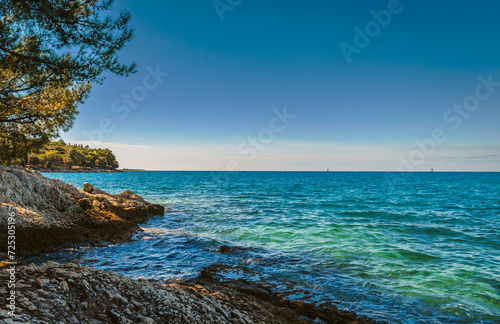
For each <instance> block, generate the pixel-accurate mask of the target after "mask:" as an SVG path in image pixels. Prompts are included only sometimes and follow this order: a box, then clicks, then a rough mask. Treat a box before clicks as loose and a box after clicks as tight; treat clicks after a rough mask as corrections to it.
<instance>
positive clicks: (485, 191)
mask: <svg viewBox="0 0 500 324" xmlns="http://www.w3.org/2000/svg"><path fill="white" fill-rule="evenodd" d="M44 176H46V177H49V178H59V179H61V180H63V181H65V182H67V183H70V184H73V185H75V186H76V187H77V188H82V185H83V183H84V182H90V183H91V184H93V185H94V187H97V188H100V189H103V190H105V191H108V192H110V193H114V194H118V193H120V192H122V191H124V190H126V189H131V190H133V191H134V192H136V193H137V194H139V195H141V196H143V197H144V198H145V199H147V200H149V201H151V202H154V203H159V204H162V205H164V206H165V207H166V213H165V215H163V216H155V217H151V218H150V220H149V221H147V222H144V223H141V224H140V226H141V227H142V228H143V230H144V231H143V232H141V233H139V234H137V235H135V237H134V238H133V240H131V241H128V242H124V243H119V244H112V243H106V244H102V245H99V246H95V247H89V246H83V247H76V248H70V249H64V250H61V251H58V252H55V253H51V254H45V255H42V256H40V257H38V258H37V260H36V261H38V262H41V261H43V260H47V259H52V260H55V261H59V262H62V263H65V262H80V263H84V264H88V265H90V266H92V267H95V268H99V269H102V270H112V271H116V272H119V273H123V274H125V275H128V276H131V277H134V278H149V279H157V280H162V281H163V280H172V281H179V280H180V281H182V280H189V279H193V278H195V277H197V276H198V275H199V273H200V270H201V269H203V268H204V267H207V266H209V265H212V264H227V265H232V266H242V267H245V268H248V269H250V270H252V271H254V272H255V273H258V274H262V278H266V280H277V282H287V283H289V284H286V285H283V286H282V289H290V290H293V292H291V293H289V295H288V298H289V299H295V300H302V301H307V302H312V303H318V304H321V303H324V302H329V303H332V304H334V305H336V306H337V307H338V308H339V309H341V310H347V311H352V312H356V313H358V314H359V315H362V316H366V317H368V318H372V319H375V320H380V321H386V322H388V323H454V324H455V323H500V173H458V172H457V173H441V172H415V173H397V172H394V173H393V172H237V171H236V172H208V171H207V172H201V171H200V172H183V171H144V172H142V171H138V172H121V173H46V174H44ZM222 245H226V246H229V247H230V249H231V251H232V252H231V253H220V247H221V246H222ZM290 284H291V285H292V286H293V287H294V288H290V287H291V286H290ZM277 289H279V287H278V288H277Z"/></svg>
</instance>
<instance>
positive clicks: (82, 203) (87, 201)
mask: <svg viewBox="0 0 500 324" xmlns="http://www.w3.org/2000/svg"><path fill="white" fill-rule="evenodd" d="M78 205H79V206H80V207H82V209H83V210H88V209H90V208H92V201H91V200H90V199H88V198H82V199H80V200H78Z"/></svg>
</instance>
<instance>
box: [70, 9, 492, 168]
mask: <svg viewBox="0 0 500 324" xmlns="http://www.w3.org/2000/svg"><path fill="white" fill-rule="evenodd" d="M114 7H115V10H123V9H125V10H129V11H130V12H131V14H132V16H133V19H132V25H133V26H134V28H135V31H136V36H135V38H134V39H133V40H132V42H131V43H130V44H129V45H128V47H127V48H126V49H124V50H123V51H122V52H121V56H120V59H121V60H122V61H123V62H132V61H135V62H137V63H138V65H139V68H138V72H137V73H136V74H134V75H132V76H130V77H128V78H120V77H115V76H109V77H108V78H107V79H106V80H105V82H104V83H103V84H102V85H97V84H96V85H95V86H94V89H93V92H92V94H91V96H90V98H89V99H88V100H87V102H86V103H85V104H83V105H82V106H80V111H81V112H80V114H79V115H78V117H77V119H76V122H75V125H74V127H73V129H72V130H70V131H69V132H67V133H63V134H61V135H62V138H63V139H64V140H65V141H67V142H71V143H85V144H89V145H91V146H99V147H109V148H110V149H112V150H113V152H115V154H116V155H117V158H118V161H119V162H120V167H125V168H127V167H128V168H144V169H150V170H233V169H238V170H239V169H241V170H326V169H330V170H332V171H333V170H398V169H400V170H423V171H428V170H429V169H430V168H431V167H434V169H435V170H437V171H457V170H462V171H488V170H489V171H500V22H499V16H498V15H499V13H500V3H499V2H498V1H493V0H492V1H486V0H484V1H472V0H470V1H431V0H413V1H410V0H401V1H395V0H391V1H387V0H383V1H380V0H372V1H347V0H346V1H305V0H303V1H298V0H287V1H283V0H278V1H263V0H252V1H250V0H242V1H240V0H220V1H215V2H213V1H212V0H189V1H188V0H182V1H179V0H175V1H174V0H161V1H160V0H158V1H153V0H148V1H132V0H116V2H115V5H114ZM167 73H168V75H167Z"/></svg>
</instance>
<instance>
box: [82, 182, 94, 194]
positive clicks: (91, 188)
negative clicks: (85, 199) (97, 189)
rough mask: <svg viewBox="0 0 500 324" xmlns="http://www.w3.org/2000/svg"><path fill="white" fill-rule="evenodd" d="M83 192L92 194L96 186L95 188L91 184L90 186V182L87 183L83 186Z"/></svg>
mask: <svg viewBox="0 0 500 324" xmlns="http://www.w3.org/2000/svg"><path fill="white" fill-rule="evenodd" d="M83 191H85V192H88V193H92V192H93V191H94V186H93V185H91V184H90V183H88V182H85V183H84V184H83Z"/></svg>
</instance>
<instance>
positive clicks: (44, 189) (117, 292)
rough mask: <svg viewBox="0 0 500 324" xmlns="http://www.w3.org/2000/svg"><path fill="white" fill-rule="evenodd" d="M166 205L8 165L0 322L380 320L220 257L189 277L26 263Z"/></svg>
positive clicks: (0, 174)
mask: <svg viewBox="0 0 500 324" xmlns="http://www.w3.org/2000/svg"><path fill="white" fill-rule="evenodd" d="M163 214H164V207H163V206H160V205H155V204H151V203H149V202H147V201H145V200H144V199H142V198H141V197H140V196H138V195H136V194H135V193H133V192H132V191H130V190H127V191H124V192H123V193H121V194H119V195H111V194H108V193H106V192H104V191H102V190H99V189H97V188H93V186H92V185H91V184H88V183H86V184H84V186H83V190H79V189H77V188H75V187H74V186H72V185H69V184H66V183H64V182H62V181H60V180H57V179H56V180H51V179H47V178H45V177H43V176H42V175H41V174H40V173H38V172H36V171H31V170H27V169H24V168H21V167H0V231H1V232H0V249H1V252H3V259H5V258H7V257H8V255H7V253H6V252H7V250H8V246H10V244H11V243H8V241H10V240H8V235H12V234H11V233H9V230H10V229H11V228H10V223H13V224H14V225H15V256H16V258H15V259H10V261H11V262H9V261H7V260H3V261H2V258H0V261H1V262H0V281H1V282H2V284H1V285H0V299H1V300H2V301H3V302H2V307H1V308H0V324H11V323H51V324H55V323H91V324H92V323H96V324H97V323H119V324H128V323H145V324H154V323H158V324H159V323H217V324H219V323H352V324H354V323H360V324H361V323H375V322H374V321H372V320H369V319H365V318H360V317H358V316H357V315H356V314H353V313H349V312H343V311H339V310H338V309H337V308H336V307H335V306H333V305H330V304H324V305H320V306H318V305H311V304H307V303H303V302H297V301H295V302H294V301H290V300H288V299H287V298H286V295H284V294H280V293H279V292H276V291H273V289H272V288H273V287H272V284H269V283H265V282H259V281H257V282H255V281H251V280H250V281H247V280H245V279H244V276H242V277H239V278H238V279H229V280H228V278H226V277H225V276H224V273H226V274H227V273H238V274H240V273H243V272H245V271H247V272H248V271H250V270H247V269H244V268H233V267H229V266H226V265H213V266H210V267H208V268H205V269H204V270H203V271H201V273H200V276H199V277H198V278H196V279H194V280H191V281H188V282H159V281H155V280H144V279H138V280H136V279H132V278H128V277H126V276H124V275H121V274H117V273H115V272H112V271H106V272H104V271H102V270H98V269H93V268H91V267H89V266H87V265H80V264H73V263H69V264H65V265H61V264H59V263H56V262H53V261H47V262H45V263H44V264H41V265H35V264H23V261H22V260H23V258H19V257H20V256H22V255H36V254H38V253H41V252H47V251H51V250H54V249H57V248H61V247H66V246H72V245H75V244H82V243H85V244H87V243H90V244H92V243H98V242H101V241H122V240H126V239H128V238H130V237H131V235H132V234H133V233H134V232H135V231H137V230H140V228H139V226H138V224H137V223H138V222H142V221H145V220H147V219H148V217H149V216H150V215H163ZM7 233H9V234H7ZM8 244H9V245H8ZM221 252H224V253H230V249H229V248H227V249H223V248H221ZM12 260H15V261H16V262H12ZM250 275H251V276H252V277H255V274H253V273H251V274H250ZM4 303H5V304H4ZM13 315H15V316H13Z"/></svg>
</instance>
